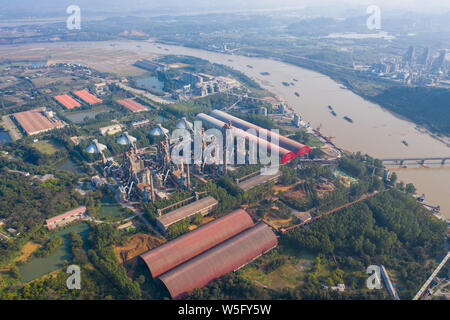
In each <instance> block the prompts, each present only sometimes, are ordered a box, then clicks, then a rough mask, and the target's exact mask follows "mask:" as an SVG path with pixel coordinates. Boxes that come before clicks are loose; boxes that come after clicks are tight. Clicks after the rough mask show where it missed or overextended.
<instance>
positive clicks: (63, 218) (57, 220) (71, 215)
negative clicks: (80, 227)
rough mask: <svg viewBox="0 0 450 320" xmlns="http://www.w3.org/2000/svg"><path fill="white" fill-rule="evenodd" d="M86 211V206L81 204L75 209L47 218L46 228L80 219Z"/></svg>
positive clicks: (49, 228)
mask: <svg viewBox="0 0 450 320" xmlns="http://www.w3.org/2000/svg"><path fill="white" fill-rule="evenodd" d="M85 213H86V207H85V206H81V207H78V208H76V209H73V210H70V211H67V212H66V213H63V214H60V215H59V216H56V217H53V218H50V219H47V220H46V221H45V224H46V226H47V228H48V230H52V229H55V228H58V227H62V226H64V225H66V224H69V223H71V222H73V221H76V220H81V219H82V218H83V217H84V215H85Z"/></svg>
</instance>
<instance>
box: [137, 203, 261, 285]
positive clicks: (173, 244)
mask: <svg viewBox="0 0 450 320" xmlns="http://www.w3.org/2000/svg"><path fill="white" fill-rule="evenodd" d="M252 226H253V221H252V219H251V218H250V216H249V215H248V213H247V212H246V211H244V210H242V209H238V210H235V211H233V212H232V213H230V214H227V215H226V216H223V217H221V218H219V219H216V220H214V221H212V222H210V223H208V224H205V225H203V226H201V227H199V228H197V229H195V230H194V231H191V232H189V233H187V234H184V235H182V236H181V237H178V238H176V239H175V240H172V241H169V242H166V243H165V244H163V245H161V246H159V247H158V248H155V249H153V250H150V251H148V252H146V253H144V254H142V255H141V258H142V259H143V260H144V261H145V263H146V264H147V266H148V268H149V270H150V273H151V274H152V277H153V278H156V277H158V276H159V275H161V274H163V273H164V272H167V271H168V270H170V269H172V268H174V267H176V266H178V265H180V264H182V263H183V262H186V261H187V260H189V259H191V258H193V257H195V256H196V255H199V254H201V253H202V252H204V251H206V250H208V249H210V248H212V247H214V246H216V245H217V244H219V243H221V242H223V241H225V240H227V239H229V238H231V237H233V236H235V235H237V234H238V233H240V232H242V231H244V230H246V229H248V228H251V227H252Z"/></svg>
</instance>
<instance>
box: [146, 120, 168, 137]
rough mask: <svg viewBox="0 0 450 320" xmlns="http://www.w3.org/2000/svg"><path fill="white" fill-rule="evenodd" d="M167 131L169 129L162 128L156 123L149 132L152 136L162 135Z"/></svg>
mask: <svg viewBox="0 0 450 320" xmlns="http://www.w3.org/2000/svg"><path fill="white" fill-rule="evenodd" d="M168 133H169V130H167V129H166V128H164V127H163V126H162V125H161V123H158V124H157V126H156V127H155V128H153V129H152V131H150V134H151V135H152V136H164V135H167V134H168Z"/></svg>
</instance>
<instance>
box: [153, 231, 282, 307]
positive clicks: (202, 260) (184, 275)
mask: <svg viewBox="0 0 450 320" xmlns="http://www.w3.org/2000/svg"><path fill="white" fill-rule="evenodd" d="M277 244H278V241H277V238H276V236H275V234H274V233H273V232H272V230H271V229H270V227H269V226H267V225H266V224H264V223H260V224H258V225H256V226H254V227H252V228H250V229H247V230H245V231H243V232H241V233H239V234H238V235H236V236H234V237H233V238H230V239H228V240H226V241H224V242H222V243H221V244H219V245H217V246H215V247H214V248H212V249H210V250H207V251H205V252H204V253H202V254H200V255H198V256H196V257H195V258H192V259H191V260H188V261H187V262H185V263H183V264H181V265H179V266H178V267H175V268H174V269H172V270H170V271H168V272H166V273H164V274H163V275H161V276H160V277H159V279H160V280H161V281H162V282H163V283H164V285H165V286H166V287H167V289H168V291H169V293H170V296H171V297H172V298H173V299H179V298H183V297H184V296H185V295H186V294H187V293H188V292H190V291H192V290H193V289H195V288H201V287H203V286H205V285H207V284H208V283H209V282H210V281H212V280H214V279H217V278H219V277H221V276H223V275H225V274H227V273H229V272H232V271H234V270H237V269H239V268H241V267H242V266H244V265H246V264H247V263H249V262H251V261H252V260H254V259H256V258H257V257H259V256H260V255H262V254H264V253H265V252H267V251H269V250H270V249H272V248H274V247H276V246H277Z"/></svg>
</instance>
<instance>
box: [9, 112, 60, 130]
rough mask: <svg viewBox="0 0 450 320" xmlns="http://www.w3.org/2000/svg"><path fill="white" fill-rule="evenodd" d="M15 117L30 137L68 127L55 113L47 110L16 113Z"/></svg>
mask: <svg viewBox="0 0 450 320" xmlns="http://www.w3.org/2000/svg"><path fill="white" fill-rule="evenodd" d="M13 117H14V119H15V120H16V121H17V123H18V124H19V125H20V127H22V129H23V130H24V131H25V132H26V133H27V134H28V135H30V136H31V135H35V134H39V133H43V132H47V131H50V130H53V129H57V128H62V127H64V126H65V125H66V124H65V123H64V121H62V120H60V119H59V118H58V117H57V116H56V115H55V113H54V112H53V111H48V110H46V109H45V108H39V109H33V110H29V111H24V112H18V113H14V114H13Z"/></svg>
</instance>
